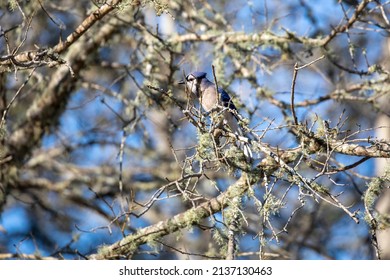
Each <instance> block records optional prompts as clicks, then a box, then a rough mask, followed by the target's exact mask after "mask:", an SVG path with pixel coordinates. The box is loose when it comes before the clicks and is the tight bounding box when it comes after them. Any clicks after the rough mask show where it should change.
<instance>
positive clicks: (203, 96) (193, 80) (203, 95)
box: [179, 72, 252, 161]
mask: <svg viewBox="0 0 390 280" xmlns="http://www.w3.org/2000/svg"><path fill="white" fill-rule="evenodd" d="M206 75H207V74H206V73H205V72H192V73H191V74H189V75H187V76H186V78H185V80H182V81H180V82H179V84H186V86H187V88H188V90H189V91H190V92H191V93H193V94H194V95H195V96H197V97H198V98H199V100H200V103H201V105H202V107H203V109H204V110H205V111H206V112H210V111H211V110H212V109H214V108H215V107H216V106H217V105H218V102H219V105H222V106H223V107H225V108H227V109H226V110H224V111H223V113H222V114H223V118H224V123H226V124H227V125H228V126H229V127H230V129H231V130H232V132H233V133H235V134H236V135H237V137H240V136H244V134H243V132H242V129H241V127H240V125H239V123H238V120H239V117H238V111H237V108H236V106H234V103H233V101H232V99H231V98H230V96H229V94H228V93H227V92H226V91H224V90H223V89H221V88H219V89H218V94H219V96H218V94H217V92H216V88H215V84H214V83H212V82H210V81H209V80H208V79H207V78H206ZM239 147H240V148H241V149H242V151H243V152H244V155H245V157H246V159H247V161H251V160H252V151H251V149H250V147H249V144H248V143H247V142H240V145H239Z"/></svg>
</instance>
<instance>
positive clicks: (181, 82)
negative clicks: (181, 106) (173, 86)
mask: <svg viewBox="0 0 390 280" xmlns="http://www.w3.org/2000/svg"><path fill="white" fill-rule="evenodd" d="M177 83H178V84H179V85H184V84H185V83H186V81H184V80H181V81H178V82H177Z"/></svg>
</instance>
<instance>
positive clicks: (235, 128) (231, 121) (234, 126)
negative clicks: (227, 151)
mask: <svg viewBox="0 0 390 280" xmlns="http://www.w3.org/2000/svg"><path fill="white" fill-rule="evenodd" d="M225 120H226V121H227V123H228V125H229V127H230V129H231V130H232V132H233V133H234V134H235V135H236V138H237V139H238V147H239V148H240V149H241V150H242V151H243V153H244V155H245V159H246V161H247V162H251V161H252V159H253V154H252V150H251V147H250V144H249V142H250V139H249V138H248V137H245V135H244V133H243V131H242V129H241V127H240V125H239V123H238V119H237V117H236V116H235V115H233V114H232V113H231V112H226V113H225Z"/></svg>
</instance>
